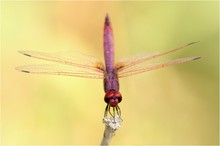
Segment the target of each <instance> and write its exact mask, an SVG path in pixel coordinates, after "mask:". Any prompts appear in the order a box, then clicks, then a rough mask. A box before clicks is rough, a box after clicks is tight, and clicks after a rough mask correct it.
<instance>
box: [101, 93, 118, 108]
mask: <svg viewBox="0 0 220 146" xmlns="http://www.w3.org/2000/svg"><path fill="white" fill-rule="evenodd" d="M104 100H105V102H106V103H107V104H109V105H110V106H111V107H115V106H117V105H118V103H119V102H121V100H122V96H121V93H120V92H118V91H107V92H106V94H105V98H104Z"/></svg>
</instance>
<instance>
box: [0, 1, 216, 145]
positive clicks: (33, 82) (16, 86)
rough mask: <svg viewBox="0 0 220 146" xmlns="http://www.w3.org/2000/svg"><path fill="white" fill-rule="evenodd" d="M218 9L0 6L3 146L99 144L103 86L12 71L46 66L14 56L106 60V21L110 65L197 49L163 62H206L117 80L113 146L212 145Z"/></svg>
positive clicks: (205, 5) (200, 5)
mask: <svg viewBox="0 0 220 146" xmlns="http://www.w3.org/2000/svg"><path fill="white" fill-rule="evenodd" d="M218 8H219V6H218V2H217V1H216V2H215V1H210V2H208V1H203V2H196V1H194V2H190V1H183V2H175V1H173V2H168V1H163V2H159V1H157V2H150V1H145V2H144V1H140V2H132V1H129V2H119V1H118V2H104V1H98V2H86V1H84V2H80V1H67V2H61V1H54V2H52V1H47V2H44V1H38V2H31V1H29V2H28V1H24V2H13V1H11V2H1V143H2V144H5V145H6V144H11V145H18V144H21V145H27V144H28V145H34V144H44V145H49V144H50V145H78V144H85V145H89V144H95V145H96V144H99V143H100V141H101V138H102V135H103V130H104V124H103V123H102V118H103V114H104V108H105V106H106V104H105V103H104V100H103V98H104V90H103V81H102V80H95V79H87V78H85V79H84V78H76V77H65V76H50V75H32V74H24V73H21V72H18V71H16V70H15V67H16V66H21V65H26V64H44V63H45V64H47V63H49V62H46V61H42V60H37V59H33V58H28V57H25V56H23V55H20V54H19V53H18V51H19V50H33V51H44V52H57V51H67V50H73V51H77V52H83V53H86V54H89V55H92V56H96V57H98V58H100V59H101V60H104V59H103V23H104V17H105V15H106V13H108V14H109V16H110V18H111V21H112V26H113V30H114V40H115V56H116V60H118V59H119V58H121V57H126V56H131V55H135V54H138V53H146V52H157V51H164V50H168V49H172V48H175V47H178V46H181V45H183V44H186V43H190V42H192V41H200V43H198V44H195V45H192V46H190V47H188V48H187V49H185V50H182V51H178V52H175V53H172V54H170V55H166V56H164V57H161V60H163V59H171V58H180V57H188V56H202V57H203V58H202V59H200V60H197V61H193V62H190V63H185V64H181V65H176V66H172V67H168V68H164V69H160V70H155V71H151V72H148V73H144V74H140V75H136V76H131V77H127V78H122V79H120V91H121V93H122V95H123V101H122V102H121V103H120V108H121V110H122V118H123V122H122V127H121V129H120V130H119V131H117V132H116V135H115V136H114V137H113V139H112V141H111V144H118V145H128V144H130V145H134V144H141V145H146V144H156V145H162V144H167V145H171V144H173V145H177V144H183V145H184V144H191V145H193V144H194V145H202V144H206V145H210V144H216V145H217V144H218V136H219V135H218V134H219V133H218V130H219V129H218V124H219V123H218V122H219V121H218V106H219V99H218V80H219V79H218V44H219V42H218V41H219V35H218V32H219V30H218V26H219V20H218V18H219V16H218Z"/></svg>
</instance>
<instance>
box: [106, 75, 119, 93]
mask: <svg viewBox="0 0 220 146" xmlns="http://www.w3.org/2000/svg"><path fill="white" fill-rule="evenodd" d="M104 90H105V92H107V91H111V90H114V91H118V90H119V83H118V76H117V74H116V73H115V71H112V72H106V73H105V78H104Z"/></svg>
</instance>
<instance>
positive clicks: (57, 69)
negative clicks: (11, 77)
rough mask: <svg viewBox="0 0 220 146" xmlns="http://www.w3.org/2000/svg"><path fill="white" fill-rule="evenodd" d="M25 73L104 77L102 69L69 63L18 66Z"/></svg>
mask: <svg viewBox="0 0 220 146" xmlns="http://www.w3.org/2000/svg"><path fill="white" fill-rule="evenodd" d="M16 69H17V70H20V71H22V72H25V73H33V74H51V75H65V76H75V77H84V78H93V79H103V78H104V73H102V72H100V71H95V70H90V69H88V68H79V67H72V66H68V65H62V64H61V65H60V64H59V65H57V64H50V65H47V64H44V65H27V66H20V67H17V68H16Z"/></svg>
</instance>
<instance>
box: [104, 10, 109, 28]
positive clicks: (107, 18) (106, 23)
mask: <svg viewBox="0 0 220 146" xmlns="http://www.w3.org/2000/svg"><path fill="white" fill-rule="evenodd" d="M105 26H110V18H109V16H108V13H106V16H105Z"/></svg>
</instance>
